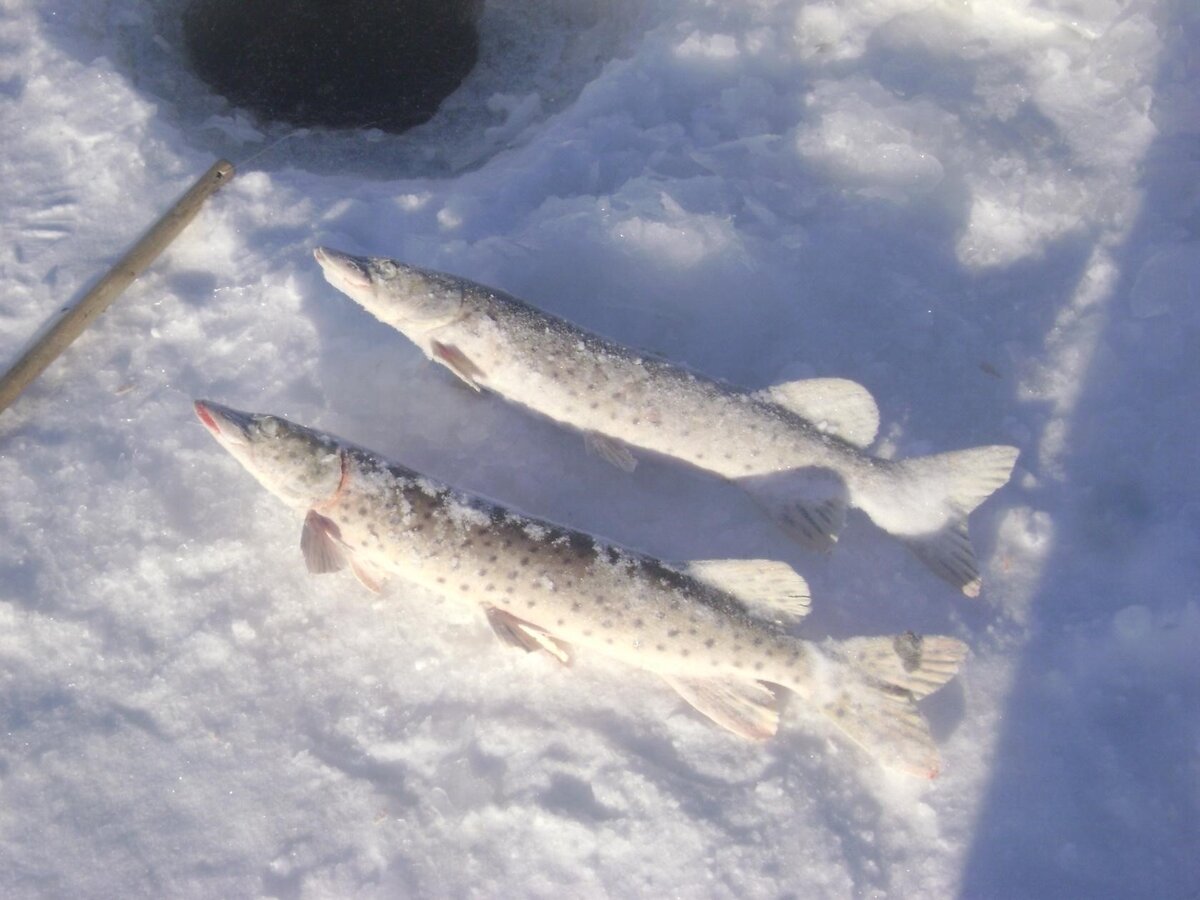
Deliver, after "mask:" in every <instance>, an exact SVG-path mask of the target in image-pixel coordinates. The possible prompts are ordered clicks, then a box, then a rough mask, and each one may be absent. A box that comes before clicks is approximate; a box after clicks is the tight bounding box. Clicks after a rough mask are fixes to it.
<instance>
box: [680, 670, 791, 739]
mask: <svg viewBox="0 0 1200 900" xmlns="http://www.w3.org/2000/svg"><path fill="white" fill-rule="evenodd" d="M663 680H664V681H666V682H667V684H669V685H670V686H671V687H672V688H674V689H675V691H676V693H678V694H679V696H680V697H682V698H683V699H684V700H686V701H687V702H688V703H690V704H691V705H692V707H694V708H695V709H696V710H697V711H698V712H701V713H703V714H704V715H706V716H708V718H710V719H712V720H713V721H714V722H716V723H717V724H718V725H720V726H721V727H722V728H724V729H726V730H728V731H732V732H733V733H734V734H736V735H738V736H739V737H743V738H747V739H748V740H752V741H765V740H766V739H767V738H769V737H773V736H774V735H775V732H776V731H778V730H779V711H780V706H781V701H780V698H779V697H777V696H776V694H775V692H774V691H772V690H771V689H770V688H769V687H767V686H766V685H765V684H763V683H762V682H761V681H742V680H737V679H731V678H684V677H680V676H676V675H664V676H663Z"/></svg>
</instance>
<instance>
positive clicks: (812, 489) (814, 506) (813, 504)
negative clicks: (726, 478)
mask: <svg viewBox="0 0 1200 900" xmlns="http://www.w3.org/2000/svg"><path fill="white" fill-rule="evenodd" d="M738 484H739V485H740V486H741V487H742V488H743V489H744V490H745V491H746V492H747V493H749V494H750V496H751V497H753V498H754V500H755V502H757V503H758V505H759V506H761V507H762V508H763V509H764V510H766V512H767V514H768V515H770V517H771V518H772V519H773V520H774V521H775V524H776V525H778V526H779V527H780V528H782V529H783V530H784V531H785V532H786V533H787V534H788V535H789V536H791V537H792V538H793V539H795V540H797V541H799V542H800V543H802V544H804V545H805V546H807V547H810V548H812V549H814V550H818V551H821V552H825V551H827V550H829V549H830V548H831V547H832V546H833V545H834V543H835V542H836V541H837V536H838V532H839V531H841V530H842V525H843V524H845V521H846V483H845V482H844V481H843V480H842V479H841V477H840V476H838V475H837V474H836V473H835V472H831V471H829V470H827V469H791V470H788V471H786V472H776V473H773V474H770V475H757V476H753V477H751V478H742V479H739V480H738Z"/></svg>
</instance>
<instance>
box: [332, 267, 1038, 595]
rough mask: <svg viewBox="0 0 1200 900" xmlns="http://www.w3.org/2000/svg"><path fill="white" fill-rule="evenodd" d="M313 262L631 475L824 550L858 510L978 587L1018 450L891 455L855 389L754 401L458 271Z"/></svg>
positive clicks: (486, 384) (435, 355) (866, 397)
mask: <svg viewBox="0 0 1200 900" xmlns="http://www.w3.org/2000/svg"><path fill="white" fill-rule="evenodd" d="M316 258H317V260H318V261H319V262H320V264H321V266H322V267H323V269H324V272H325V276H326V278H327V279H328V280H329V282H330V283H331V284H333V285H334V286H335V287H337V288H338V289H339V290H341V291H343V292H344V293H346V294H347V295H348V296H350V297H351V298H352V299H354V300H355V301H356V302H358V303H360V304H361V305H362V306H363V307H364V308H366V309H367V310H368V311H369V312H371V313H372V314H373V315H375V316H376V317H377V318H379V319H380V320H381V321H382V322H384V323H386V324H388V325H390V326H392V327H394V328H396V329H397V330H399V331H401V332H402V333H403V334H405V335H406V336H407V337H408V338H409V339H411V340H412V341H413V342H414V343H416V344H417V345H418V346H419V347H421V349H423V350H424V351H425V353H426V354H427V355H428V356H429V357H430V358H431V359H434V360H436V361H437V362H439V363H441V364H443V365H445V366H447V367H449V368H450V369H451V370H452V371H453V372H455V374H457V375H458V376H459V377H460V378H462V379H463V380H464V381H466V382H467V383H468V384H470V385H471V386H472V387H475V388H476V389H487V390H489V391H493V392H495V393H497V394H500V395H501V396H503V397H506V398H508V399H509V400H511V401H513V402H515V403H518V404H521V405H523V406H526V407H528V408H530V409H532V410H534V411H536V412H538V413H540V414H542V415H545V416H548V417H549V418H551V419H554V420H556V421H558V422H561V423H563V424H566V425H569V426H572V427H574V428H577V429H579V430H581V431H583V432H584V433H585V435H586V436H587V438H588V443H589V446H591V447H592V448H593V449H596V450H598V451H599V452H600V453H601V454H602V455H604V456H605V457H606V458H608V459H609V460H610V461H612V462H614V463H615V464H617V465H619V466H621V467H623V468H626V469H632V467H633V465H634V457H633V454H632V453H631V452H630V450H629V447H631V446H632V447H639V448H645V449H647V450H651V451H653V452H656V453H660V454H664V455H667V456H671V457H674V458H677V459H680V460H683V461H685V462H687V463H690V464H692V465H694V466H697V467H699V468H702V469H705V470H708V471H710V472H713V473H715V474H717V475H720V476H722V477H724V478H728V479H731V480H733V481H735V482H736V483H738V484H739V485H741V486H742V487H744V488H745V489H746V490H747V491H748V492H749V493H750V494H751V496H752V497H754V498H755V499H756V500H757V501H758V502H759V503H760V504H761V505H762V506H763V507H764V508H765V509H766V510H767V511H768V512H769V513H770V514H771V515H772V517H773V518H774V519H775V520H776V521H777V522H778V523H779V524H780V525H781V526H782V527H783V528H784V529H785V530H786V531H788V533H790V534H792V535H793V536H794V537H796V538H798V539H799V540H801V541H802V542H804V543H806V544H808V545H810V546H814V547H817V548H819V549H826V548H828V546H830V545H831V544H832V543H833V541H834V540H836V538H837V535H838V532H839V530H840V528H841V525H842V522H843V519H844V515H845V508H846V506H847V505H852V506H855V507H858V508H860V509H862V510H863V511H865V512H866V513H867V514H868V515H869V516H870V517H871V519H872V520H873V521H874V522H875V523H876V524H877V525H879V526H880V527H881V528H883V529H884V530H885V531H887V532H889V533H891V534H894V535H896V536H897V537H899V538H901V539H902V540H904V541H905V542H906V543H907V544H908V545H909V546H910V547H911V548H912V549H913V551H914V552H915V553H916V554H917V555H918V556H919V557H920V558H921V559H922V560H923V561H925V562H926V563H927V564H928V565H929V566H930V567H931V568H932V569H933V570H934V571H935V572H936V573H937V574H938V575H940V576H941V577H943V578H945V579H946V580H948V581H950V582H951V583H953V584H954V585H955V586H956V587H958V588H960V589H961V590H962V591H963V592H964V593H966V594H967V595H969V596H975V595H976V594H978V593H979V589H980V584H981V579H980V575H979V568H978V565H977V563H976V560H975V553H974V550H973V548H972V546H971V543H970V540H969V538H968V537H967V531H966V518H967V515H968V513H969V512H970V511H971V510H972V509H974V508H975V507H976V506H977V505H978V504H979V503H981V502H982V501H983V500H984V499H986V498H987V497H988V496H989V495H990V494H991V493H992V492H993V491H995V490H996V489H997V488H999V487H1000V486H1002V485H1003V484H1004V483H1005V482H1006V481H1007V480H1008V478H1009V475H1010V473H1011V471H1012V467H1013V464H1014V462H1015V460H1016V456H1017V451H1016V449H1015V448H1012V447H1004V446H992V447H977V448H974V449H971V450H963V451H957V452H951V453H943V454H937V455H934V456H927V457H919V458H914V459H907V460H900V461H891V460H885V459H880V458H877V457H874V456H871V455H870V454H868V453H866V452H865V448H866V447H867V446H868V445H869V444H870V443H872V442H873V441H874V439H875V434H876V431H877V429H878V424H879V413H878V410H877V409H876V406H875V402H874V400H873V399H872V398H871V396H870V394H869V393H868V392H867V391H866V390H865V389H864V388H862V387H861V386H860V385H857V384H855V383H854V382H850V381H846V380H844V379H837V378H822V379H807V380H801V381H794V382H790V383H787V384H782V385H778V386H776V387H774V388H769V389H767V390H764V391H756V392H748V391H743V390H739V389H736V388H733V387H731V386H729V385H726V384H723V383H720V382H717V381H713V380H711V379H708V378H705V377H703V376H701V375H698V374H696V373H694V372H691V371H689V370H687V369H685V368H683V367H681V366H676V365H673V364H671V363H668V362H664V361H662V360H660V359H656V358H652V357H648V356H645V355H642V354H639V353H637V352H636V351H633V350H631V349H629V348H626V347H623V346H621V345H619V344H616V343H614V342H612V341H609V340H606V339H604V338H601V337H598V336H596V335H594V334H591V333H589V332H587V331H584V330H583V329H581V328H579V327H577V326H575V325H573V324H571V323H570V322H567V321H565V320H563V319H560V318H557V317H555V316H552V315H549V314H547V313H545V312H542V311H541V310H538V309H536V308H534V307H533V306H530V305H529V304H527V303H524V302H523V301H521V300H518V299H516V298H514V297H511V296H509V295H507V294H504V293H502V292H500V291H497V290H494V289H492V288H489V287H486V286H484V285H479V284H475V283H474V282H470V281H467V280H465V279H461V278H458V277H456V276H453V275H446V274H443V273H439V272H431V271H428V270H424V269H419V268H417V267H414V266H408V265H405V264H403V263H399V262H396V261H394V260H389V259H379V258H363V257H354V256H350V255H348V254H344V253H341V252H339V251H336V250H330V249H327V248H320V249H318V250H317V251H316Z"/></svg>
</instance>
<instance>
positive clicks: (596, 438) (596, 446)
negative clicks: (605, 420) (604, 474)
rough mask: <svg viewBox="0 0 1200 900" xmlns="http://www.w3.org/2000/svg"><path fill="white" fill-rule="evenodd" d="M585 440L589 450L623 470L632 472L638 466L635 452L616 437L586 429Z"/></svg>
mask: <svg viewBox="0 0 1200 900" xmlns="http://www.w3.org/2000/svg"><path fill="white" fill-rule="evenodd" d="M583 441H584V444H585V445H586V446H587V448H588V450H590V451H591V452H592V453H595V454H596V455H597V456H598V457H600V458H601V459H602V460H604V461H605V462H607V463H611V464H612V465H614V466H616V467H617V468H618V469H620V470H621V471H622V472H632V471H633V470H634V469H636V468H637V458H636V457H634V455H633V452H632V451H631V450H630V449H629V448H628V447H626V446H625V445H624V444H623V443H621V442H620V441H618V440H617V439H616V438H610V437H609V436H608V435H605V434H601V433H600V432H598V431H585V432H584V434H583Z"/></svg>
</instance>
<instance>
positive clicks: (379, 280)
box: [313, 247, 472, 337]
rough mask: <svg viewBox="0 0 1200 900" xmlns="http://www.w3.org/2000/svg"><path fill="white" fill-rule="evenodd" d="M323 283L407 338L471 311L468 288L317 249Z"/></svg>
mask: <svg viewBox="0 0 1200 900" xmlns="http://www.w3.org/2000/svg"><path fill="white" fill-rule="evenodd" d="M313 256H315V257H316V260H317V262H319V263H320V264H321V269H322V270H323V271H324V273H325V280H326V281H328V282H329V283H330V284H332V285H333V286H334V287H335V288H337V289H338V290H339V291H341V292H342V293H343V294H345V295H346V296H348V297H349V298H350V299H351V300H353V301H354V302H355V303H357V304H359V306H361V307H363V308H364V309H365V310H367V312H369V313H371V315H373V316H375V318H377V319H379V320H380V321H381V322H384V323H385V324H387V325H391V326H392V327H393V328H396V329H398V330H399V331H402V332H404V333H405V334H407V335H409V336H410V337H414V336H419V335H420V334H422V333H424V332H428V331H432V330H433V329H435V328H441V327H442V326H444V325H449V324H451V323H452V322H456V321H458V320H459V319H461V318H463V317H464V316H466V315H467V314H468V312H469V304H468V292H469V290H470V288H471V287H472V285H471V283H470V282H468V281H464V280H462V279H460V278H455V277H454V276H452V275H444V274H442V273H441V272H433V271H430V270H428V269H420V268H418V267H416V266H410V265H406V264H405V263H402V262H397V261H396V260H394V259H387V258H385V257H373V256H351V255H350V254H349V253H342V252H341V251H340V250H331V249H330V248H328V247H317V248H316V249H315V250H314V251H313Z"/></svg>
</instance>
